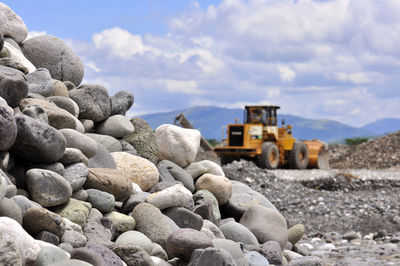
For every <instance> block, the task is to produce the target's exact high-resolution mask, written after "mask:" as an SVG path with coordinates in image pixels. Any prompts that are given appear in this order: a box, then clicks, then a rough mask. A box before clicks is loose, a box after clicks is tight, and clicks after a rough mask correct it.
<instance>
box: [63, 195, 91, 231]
mask: <svg viewBox="0 0 400 266" xmlns="http://www.w3.org/2000/svg"><path fill="white" fill-rule="evenodd" d="M91 208H92V205H91V204H90V203H88V202H84V201H80V200H76V199H72V198H71V199H69V200H68V202H67V203H65V204H64V205H61V206H59V207H57V208H56V209H55V212H56V213H58V214H60V215H61V216H62V217H65V218H67V219H68V220H70V221H71V222H74V223H76V224H78V225H80V226H81V227H83V226H84V225H85V224H86V220H87V218H88V216H89V212H90V210H91Z"/></svg>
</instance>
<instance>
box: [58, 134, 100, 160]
mask: <svg viewBox="0 0 400 266" xmlns="http://www.w3.org/2000/svg"><path fill="white" fill-rule="evenodd" d="M59 131H60V132H61V133H62V134H63V135H64V137H65V139H66V140H67V147H68V148H75V149H79V150H80V151H81V152H82V153H83V154H84V155H85V156H86V157H87V158H88V159H90V158H92V157H93V156H95V155H96V152H97V149H98V147H97V143H96V141H94V140H92V139H91V138H89V137H87V136H85V135H84V134H82V133H79V132H78V131H76V130H73V129H68V128H65V129H61V130H59Z"/></svg>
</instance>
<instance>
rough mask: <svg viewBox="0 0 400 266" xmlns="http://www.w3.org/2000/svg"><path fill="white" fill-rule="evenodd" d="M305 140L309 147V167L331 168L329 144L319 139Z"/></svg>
mask: <svg viewBox="0 0 400 266" xmlns="http://www.w3.org/2000/svg"><path fill="white" fill-rule="evenodd" d="M303 142H304V144H306V145H307V148H308V168H317V169H329V160H328V156H327V145H326V144H325V143H323V142H322V141H319V140H317V139H313V140H306V141H303Z"/></svg>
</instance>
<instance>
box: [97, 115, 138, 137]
mask: <svg viewBox="0 0 400 266" xmlns="http://www.w3.org/2000/svg"><path fill="white" fill-rule="evenodd" d="M134 130H135V128H134V127H133V125H132V124H131V122H130V121H129V119H128V118H127V117H125V116H123V115H113V116H110V117H109V118H107V119H106V120H105V121H103V122H102V123H100V124H99V125H98V126H97V128H96V132H97V133H99V134H102V135H109V136H112V137H114V138H122V137H124V136H126V135H129V134H132V133H133V131H134Z"/></svg>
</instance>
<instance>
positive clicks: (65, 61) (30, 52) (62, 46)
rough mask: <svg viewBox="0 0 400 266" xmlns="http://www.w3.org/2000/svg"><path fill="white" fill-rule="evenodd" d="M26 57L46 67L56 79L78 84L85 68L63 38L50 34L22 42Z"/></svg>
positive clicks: (39, 65)
mask: <svg viewBox="0 0 400 266" xmlns="http://www.w3.org/2000/svg"><path fill="white" fill-rule="evenodd" d="M21 48H22V51H23V52H24V55H25V57H26V58H27V59H28V60H29V61H31V62H32V64H34V65H35V67H37V68H46V69H48V70H49V72H50V74H51V76H52V77H53V78H54V79H57V80H60V81H66V80H69V81H71V82H73V83H74V84H75V85H76V86H78V85H79V84H80V83H81V82H82V79H83V74H84V68H83V64H82V62H81V60H80V59H79V57H78V56H77V55H76V54H75V53H74V52H73V51H72V50H71V48H70V47H69V46H68V45H67V44H66V43H65V42H63V41H62V40H60V39H58V38H56V37H54V36H49V35H41V36H36V37H33V38H30V39H27V40H25V41H24V42H23V43H22V46H21Z"/></svg>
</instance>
